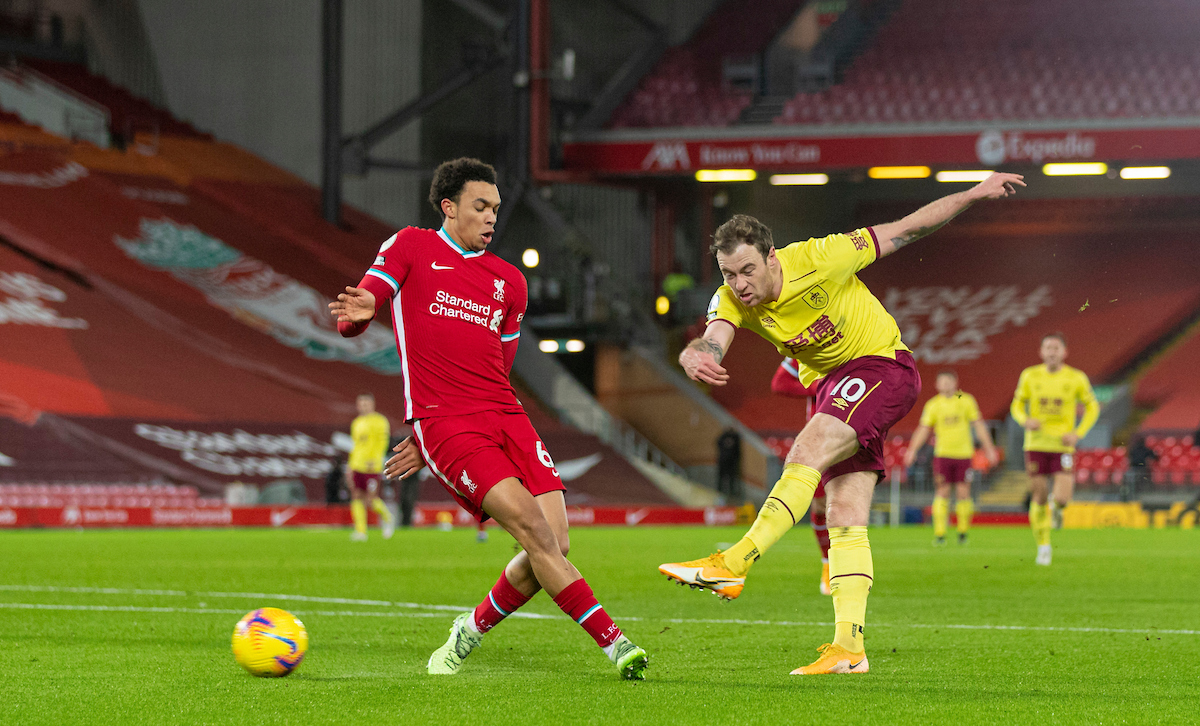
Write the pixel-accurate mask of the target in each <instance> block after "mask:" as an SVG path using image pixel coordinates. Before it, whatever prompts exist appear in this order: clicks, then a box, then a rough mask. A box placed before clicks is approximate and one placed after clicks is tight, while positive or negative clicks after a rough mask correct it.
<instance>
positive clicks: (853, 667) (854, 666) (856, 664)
mask: <svg viewBox="0 0 1200 726" xmlns="http://www.w3.org/2000/svg"><path fill="white" fill-rule="evenodd" d="M863 660H866V658H863V659H862V660H860V661H859V662H857V663H851V664H850V670H854V669H855V668H857V667H859V666H860V665H862V664H863Z"/></svg>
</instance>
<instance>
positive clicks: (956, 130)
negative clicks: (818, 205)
mask: <svg viewBox="0 0 1200 726" xmlns="http://www.w3.org/2000/svg"><path fill="white" fill-rule="evenodd" d="M1186 128H1195V129H1200V116H1181V117H1177V118H1148V119H1043V120H1024V121H1020V120H1013V121H1004V120H991V121H965V122H955V123H937V124H896V123H885V124H795V125H793V124H761V125H754V126H672V127H658V128H625V129H603V130H599V131H586V132H581V133H571V134H564V135H563V139H564V142H565V143H568V144H571V143H629V142H654V141H726V140H735V139H736V140H739V141H744V140H754V139H797V138H809V137H811V138H830V137H858V136H940V135H949V134H976V133H981V132H983V131H991V130H993V129H1000V130H1004V131H1006V132H1016V131H1020V132H1056V131H1134V130H1139V129H1186Z"/></svg>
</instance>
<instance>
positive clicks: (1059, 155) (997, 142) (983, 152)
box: [975, 131, 1096, 166]
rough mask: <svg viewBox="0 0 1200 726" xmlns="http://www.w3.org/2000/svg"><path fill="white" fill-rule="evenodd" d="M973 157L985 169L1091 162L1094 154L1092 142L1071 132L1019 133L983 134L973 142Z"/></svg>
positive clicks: (1087, 137)
mask: <svg viewBox="0 0 1200 726" xmlns="http://www.w3.org/2000/svg"><path fill="white" fill-rule="evenodd" d="M975 154H976V155H977V156H978V157H979V161H980V163H982V164H985V165H987V166H997V165H999V164H1003V163H1004V162H1006V161H1031V162H1033V163H1034V164H1040V163H1042V162H1043V161H1051V160H1056V159H1091V158H1093V157H1095V155H1096V139H1095V138H1092V137H1090V136H1081V135H1079V134H1077V133H1075V132H1071V133H1068V134H1065V135H1063V136H1026V135H1025V134H1023V133H1021V132H1019V131H1016V132H1010V133H1004V132H1003V131H984V132H983V133H982V134H980V135H979V138H978V139H977V140H976V141H975Z"/></svg>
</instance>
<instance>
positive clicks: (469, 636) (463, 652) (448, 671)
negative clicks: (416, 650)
mask: <svg viewBox="0 0 1200 726" xmlns="http://www.w3.org/2000/svg"><path fill="white" fill-rule="evenodd" d="M469 617H471V613H463V614H462V615H459V616H458V617H457V618H455V619H454V624H453V625H451V626H450V639H449V640H447V641H446V644H445V645H443V646H442V647H440V648H438V649H437V650H435V651H433V655H431V656H429V663H428V664H427V665H426V666H425V668H426V670H427V671H428V672H429V675H431V676H452V675H454V674H455V673H458V669H459V668H462V664H463V660H465V659H466V657H467V656H468V655H470V654H471V651H473V650H475V649H476V648H478V647H479V646H481V645H483V633H477V632H475V631H474V630H473V629H472V628H471V627H470V626H469V625H467V618H469ZM639 650H640V649H639Z"/></svg>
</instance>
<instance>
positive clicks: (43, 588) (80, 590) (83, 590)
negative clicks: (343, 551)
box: [0, 585, 559, 620]
mask: <svg viewBox="0 0 1200 726" xmlns="http://www.w3.org/2000/svg"><path fill="white" fill-rule="evenodd" d="M0 591H8V592H67V593H75V594H84V595H143V596H150V597H221V598H234V599H246V600H293V601H296V602H313V603H326V604H330V605H374V606H378V607H398V608H412V609H416V610H441V611H445V612H454V613H461V612H464V611H467V610H472V609H473V608H470V607H459V606H458V605H431V604H426V603H416V602H392V601H390V600H359V599H354V598H347V597H318V596H313V595H285V594H279V593H265V592H208V591H196V592H187V591H185V590H139V589H130V588H119V587H62V586H56V585H0ZM512 617H519V618H529V619H534V620H544V619H547V618H557V617H559V616H557V615H541V614H538V613H520V612H518V613H513V614H512Z"/></svg>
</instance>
